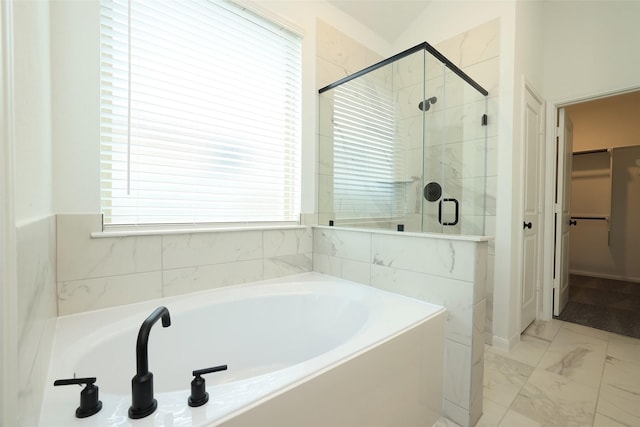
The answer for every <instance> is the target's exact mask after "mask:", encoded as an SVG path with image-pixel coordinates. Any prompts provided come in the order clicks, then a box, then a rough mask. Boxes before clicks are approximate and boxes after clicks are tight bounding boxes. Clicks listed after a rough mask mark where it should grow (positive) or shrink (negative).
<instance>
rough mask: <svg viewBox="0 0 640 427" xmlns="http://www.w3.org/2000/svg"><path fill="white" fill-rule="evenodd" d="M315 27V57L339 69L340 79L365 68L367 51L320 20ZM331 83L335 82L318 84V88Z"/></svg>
mask: <svg viewBox="0 0 640 427" xmlns="http://www.w3.org/2000/svg"><path fill="white" fill-rule="evenodd" d="M316 25H317V27H316V33H317V37H316V43H317V45H316V55H317V56H318V57H319V58H322V59H324V60H326V61H327V62H329V63H330V64H334V65H336V66H339V67H341V68H342V71H343V73H344V74H343V75H342V76H341V77H340V78H342V77H346V76H348V75H349V74H352V73H354V72H356V71H358V70H361V69H363V68H365V67H366V66H367V51H368V50H369V49H367V48H365V47H363V46H362V45H361V44H360V43H358V42H357V41H355V40H353V39H352V38H350V37H348V36H347V35H346V34H344V33H342V32H341V31H339V30H337V29H336V28H335V27H332V26H331V25H329V24H327V23H326V22H324V21H322V20H320V19H318V20H317V21H316ZM319 77H320V76H319ZM321 80H324V79H321ZM333 81H335V80H332V81H328V82H326V83H324V82H323V83H324V84H320V85H319V87H323V86H326V85H327V84H330V83H333Z"/></svg>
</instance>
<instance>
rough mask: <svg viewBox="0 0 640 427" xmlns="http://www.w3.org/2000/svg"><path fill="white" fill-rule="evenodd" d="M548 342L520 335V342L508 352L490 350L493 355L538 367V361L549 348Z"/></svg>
mask: <svg viewBox="0 0 640 427" xmlns="http://www.w3.org/2000/svg"><path fill="white" fill-rule="evenodd" d="M549 344H550V343H549V341H546V340H544V339H541V338H538V337H535V336H531V335H522V336H521V337H520V342H519V343H518V344H516V345H515V346H514V347H513V348H512V349H511V350H510V351H508V352H504V351H500V350H497V349H492V350H491V351H494V352H495V354H498V355H500V356H503V357H506V358H509V359H513V360H517V361H518V362H522V363H524V364H527V365H529V366H532V367H534V368H535V367H536V366H538V363H539V362H540V359H542V356H543V355H544V353H545V352H546V351H547V348H548V347H549Z"/></svg>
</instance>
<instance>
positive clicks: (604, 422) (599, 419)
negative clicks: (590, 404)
mask: <svg viewBox="0 0 640 427" xmlns="http://www.w3.org/2000/svg"><path fill="white" fill-rule="evenodd" d="M593 427H633V426H632V425H630V424H620V423H619V422H617V421H616V420H613V419H611V418H609V417H607V416H606V415H602V414H599V413H597V412H596V417H595V419H594V420H593Z"/></svg>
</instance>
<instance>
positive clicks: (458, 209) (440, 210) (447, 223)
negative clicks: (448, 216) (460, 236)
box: [438, 199, 460, 225]
mask: <svg viewBox="0 0 640 427" xmlns="http://www.w3.org/2000/svg"><path fill="white" fill-rule="evenodd" d="M445 202H453V203H454V205H455V208H456V212H455V218H454V220H453V222H442V205H443V204H444V203H445ZM459 213H460V204H459V203H458V200H457V199H442V200H440V204H439V205H438V222H439V223H440V224H441V225H456V224H457V223H458V216H459Z"/></svg>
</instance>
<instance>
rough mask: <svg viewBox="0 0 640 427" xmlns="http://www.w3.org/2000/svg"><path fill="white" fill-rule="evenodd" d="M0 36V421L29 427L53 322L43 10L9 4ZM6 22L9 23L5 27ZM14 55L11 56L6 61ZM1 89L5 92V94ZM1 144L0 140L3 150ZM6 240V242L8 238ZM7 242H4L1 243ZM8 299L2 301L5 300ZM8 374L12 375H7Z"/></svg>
mask: <svg viewBox="0 0 640 427" xmlns="http://www.w3.org/2000/svg"><path fill="white" fill-rule="evenodd" d="M4 7H6V9H4V11H5V12H6V11H8V10H9V9H10V8H12V11H13V13H12V14H11V13H7V15H4V18H7V20H6V21H5V22H4V23H5V24H6V23H11V24H12V26H11V29H9V26H7V27H6V28H7V33H6V34H3V43H6V44H4V46H3V47H4V48H6V49H7V50H6V52H5V55H3V66H4V67H5V68H4V71H9V72H10V73H11V74H12V76H13V81H5V83H7V84H9V85H11V88H12V92H13V99H9V103H8V105H3V106H4V107H5V108H7V110H9V111H5V112H3V114H4V119H5V120H6V122H5V123H4V126H7V127H10V128H11V129H12V131H13V135H12V137H9V138H7V140H6V144H7V147H3V148H5V154H6V155H7V156H8V157H7V158H6V159H5V160H4V162H3V166H5V167H3V169H2V171H0V173H3V174H4V176H3V177H2V182H4V183H6V184H8V186H7V185H5V187H4V188H3V191H6V192H7V193H9V194H10V195H9V197H8V200H6V199H5V200H4V204H3V212H2V214H3V215H8V216H10V218H11V223H9V222H5V223H3V227H7V228H12V229H11V230H9V231H8V230H6V229H5V230H3V231H4V232H3V233H2V238H3V242H2V243H3V249H5V250H6V252H7V253H9V254H7V258H10V260H11V261H10V262H11V264H10V265H9V264H6V265H3V269H4V268H9V269H11V270H13V271H14V273H15V274H12V275H11V276H6V277H4V279H7V280H6V282H4V283H3V287H5V288H9V289H4V293H3V300H2V304H3V306H2V311H3V315H5V314H6V313H7V312H9V313H11V318H7V317H6V315H5V316H3V323H4V322H7V320H8V321H9V322H8V324H3V327H4V328H5V329H4V331H3V350H4V351H5V353H4V354H3V363H5V364H7V365H3V369H4V370H5V371H4V372H5V376H4V377H3V386H4V387H3V392H5V393H8V394H9V395H4V394H3V398H2V400H3V404H5V403H6V404H7V406H5V407H4V409H3V414H2V415H3V417H4V418H3V421H4V422H5V423H6V425H12V426H13V425H19V426H27V427H29V426H35V425H37V422H38V418H39V415H40V414H39V411H38V410H33V408H34V407H35V408H38V407H39V406H40V402H41V401H42V394H43V390H44V381H45V378H46V369H47V367H48V362H49V354H50V351H51V344H52V338H53V324H54V321H55V317H56V315H57V305H56V299H55V222H54V221H53V216H52V199H53V195H52V193H53V191H52V169H53V164H52V146H51V81H50V48H49V40H50V38H49V3H48V2H42V1H26V0H19V1H17V0H16V1H12V2H10V4H3V8H4ZM11 21H12V22H11ZM11 52H12V53H13V55H12V54H11ZM5 89H6V88H5ZM4 142H5V141H4V140H3V143H4ZM9 234H11V236H9ZM4 239H6V240H4ZM5 297H6V298H5ZM8 372H10V374H7V373H8Z"/></svg>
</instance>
